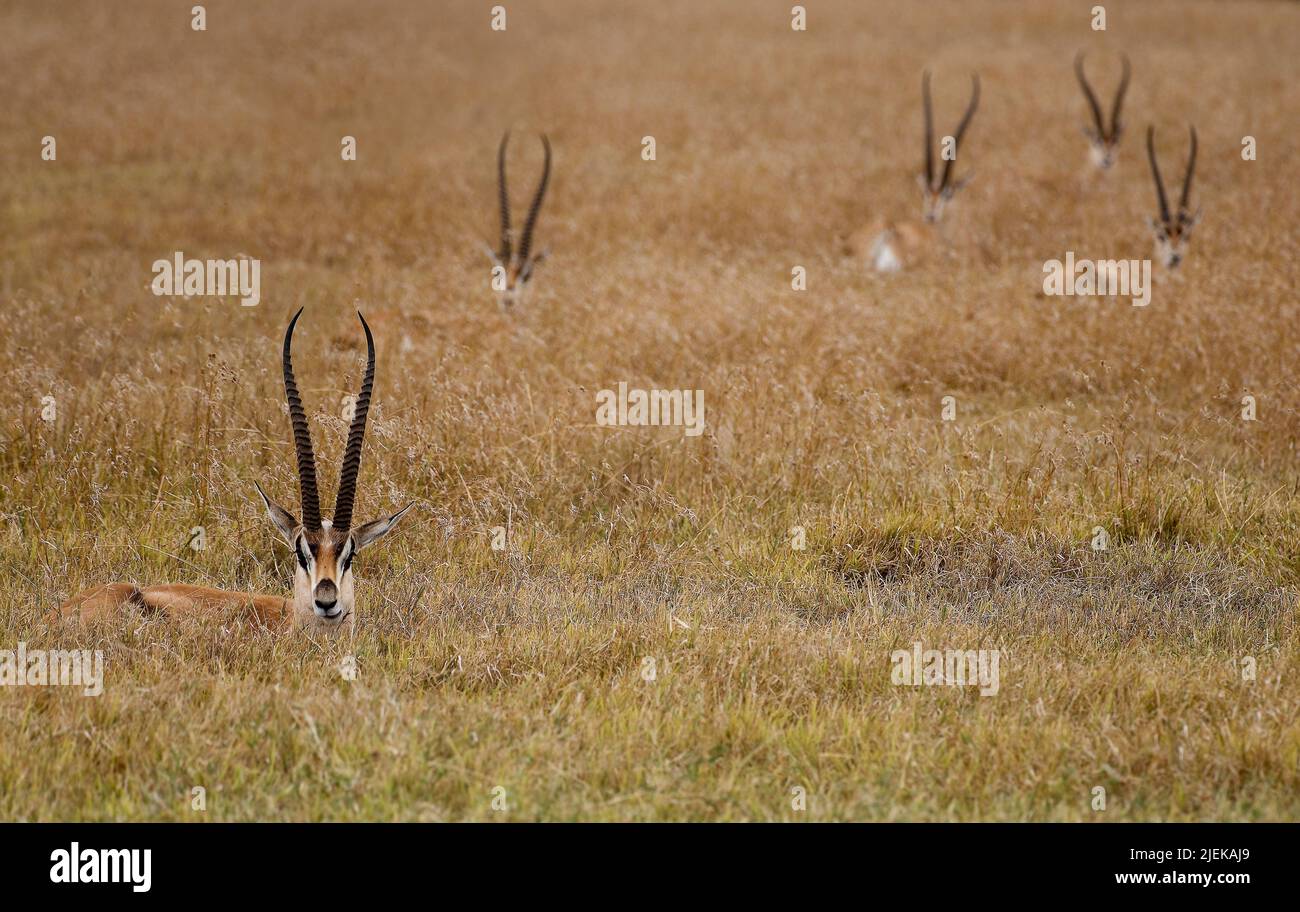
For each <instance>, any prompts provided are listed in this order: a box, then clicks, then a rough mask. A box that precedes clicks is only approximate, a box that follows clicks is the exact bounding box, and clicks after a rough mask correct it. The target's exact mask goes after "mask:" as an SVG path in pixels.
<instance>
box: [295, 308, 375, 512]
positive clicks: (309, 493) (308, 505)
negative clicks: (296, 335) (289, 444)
mask: <svg viewBox="0 0 1300 912" xmlns="http://www.w3.org/2000/svg"><path fill="white" fill-rule="evenodd" d="M300 316H302V308H299V309H298V312H297V313H296V314H294V315H293V319H292V320H290V321H289V329H288V330H287V331H286V332H285V334H284V393H285V397H286V398H287V399H288V400H289V421H290V424H291V425H292V426H293V446H294V450H295V451H296V452H297V455H298V489H299V492H300V493H301V495H302V524H303V527H304V528H306V529H308V530H310V531H313V532H315V531H319V530H320V528H321V515H320V495H319V494H318V493H317V490H316V456H315V454H314V453H313V452H312V446H311V430H310V428H309V427H308V425H307V413H306V412H304V411H303V407H302V397H301V396H299V395H298V384H297V382H296V381H295V380H294V378H293V357H292V355H291V353H290V350H291V348H292V345H293V328H294V326H296V325H297V323H298V318H299V317H300ZM357 317H358V319H360V320H361V326H362V328H363V329H365V331H366V375H365V378H364V379H363V380H362V381H361V395H359V396H357V402H356V406H355V407H354V409H353V412H352V427H351V429H350V430H349V431H348V444H347V449H346V450H345V451H344V453H343V468H342V470H341V471H340V473H339V492H338V497H337V498H336V499H335V501H334V521H333V527H334V528H335V529H338V530H339V531H341V532H346V531H348V529H350V528H351V527H352V504H353V502H354V501H355V499H356V493H357V475H358V473H360V471H361V445H362V443H363V442H364V441H365V437H366V416H367V414H368V413H369V412H370V393H371V391H372V390H373V389H374V385H375V339H374V336H372V335H371V334H370V326H369V324H367V323H366V318H365V317H363V316H362V315H361V311H357Z"/></svg>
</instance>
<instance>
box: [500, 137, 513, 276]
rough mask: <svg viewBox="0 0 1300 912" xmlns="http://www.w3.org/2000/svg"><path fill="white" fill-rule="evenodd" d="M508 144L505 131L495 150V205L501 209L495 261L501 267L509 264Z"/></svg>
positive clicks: (508, 139)
mask: <svg viewBox="0 0 1300 912" xmlns="http://www.w3.org/2000/svg"><path fill="white" fill-rule="evenodd" d="M509 144H510V131H509V130H506V133H505V135H504V136H502V137H501V145H500V147H499V148H498V149H497V203H498V205H499V207H500V209H501V248H500V250H498V251H497V259H498V260H500V261H501V264H502V265H503V266H506V265H509V263H510V252H511V245H510V191H509V189H507V187H506V146H508V145H509Z"/></svg>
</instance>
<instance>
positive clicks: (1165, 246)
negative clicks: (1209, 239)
mask: <svg viewBox="0 0 1300 912" xmlns="http://www.w3.org/2000/svg"><path fill="white" fill-rule="evenodd" d="M1189 129H1190V130H1191V135H1192V145H1191V151H1190V152H1189V153H1188V155H1187V171H1186V172H1185V173H1184V174H1183V192H1182V195H1181V196H1179V197H1178V211H1177V212H1175V213H1174V214H1172V215H1171V214H1170V212H1169V199H1168V198H1167V197H1166V196H1165V183H1164V181H1163V180H1161V178H1160V165H1159V164H1157V163H1156V128H1155V127H1154V126H1148V127H1147V158H1149V159H1150V160H1151V176H1152V177H1153V178H1155V182H1156V202H1157V203H1159V205H1160V218H1159V220H1156V219H1151V230H1152V231H1153V232H1154V233H1155V252H1156V259H1158V260H1159V261H1160V262H1161V263H1163V264H1164V265H1165V266H1166V267H1168V268H1169V269H1177V268H1178V264H1179V263H1181V262H1182V261H1183V258H1184V257H1185V256H1186V253H1187V241H1188V239H1189V238H1190V237H1191V235H1192V228H1193V227H1195V225H1196V223H1197V221H1199V220H1200V218H1201V212H1200V210H1199V209H1198V210H1197V211H1196V214H1195V215H1193V214H1192V211H1191V210H1190V209H1189V208H1188V202H1189V199H1190V197H1191V194H1192V175H1193V174H1195V173H1196V128H1195V127H1190V128H1189Z"/></svg>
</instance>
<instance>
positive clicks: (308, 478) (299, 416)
mask: <svg viewBox="0 0 1300 912" xmlns="http://www.w3.org/2000/svg"><path fill="white" fill-rule="evenodd" d="M302 311H303V309H302V308H301V307H300V308H298V312H297V313H296V314H294V315H293V319H292V320H290V321H289V328H288V330H286V331H285V334H284V395H285V398H287V399H288V400H289V422H290V424H291V425H292V426H293V447H294V450H295V451H296V452H297V455H298V492H299V494H300V495H301V497H302V524H303V528H305V529H308V530H309V531H312V532H316V531H319V530H320V497H319V496H318V495H317V493H316V456H315V455H314V454H313V453H312V449H311V429H310V427H309V426H308V424H307V413H306V412H304V411H303V409H302V398H301V397H300V396H299V395H298V384H297V383H296V382H295V381H294V379H293V356H292V354H291V353H290V349H291V348H292V346H293V328H294V326H296V325H297V323H298V318H299V317H301V316H302Z"/></svg>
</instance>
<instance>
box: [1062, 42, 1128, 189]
mask: <svg viewBox="0 0 1300 912" xmlns="http://www.w3.org/2000/svg"><path fill="white" fill-rule="evenodd" d="M1120 59H1121V60H1122V61H1123V66H1124V69H1123V72H1122V73H1121V74H1120V77H1119V88H1118V89H1116V90H1115V104H1114V105H1113V106H1112V107H1111V109H1110V126H1109V127H1107V125H1106V119H1105V118H1104V117H1103V116H1102V113H1101V105H1100V104H1099V103H1098V102H1097V96H1096V94H1095V93H1094V92H1093V91H1092V86H1090V85H1088V77H1086V76H1084V75H1083V51H1080V52H1079V53H1078V55H1076V56H1075V58H1074V75H1075V76H1077V77H1078V78H1079V86H1080V87H1081V88H1082V89H1083V96H1084V98H1086V99H1088V107H1089V108H1090V109H1091V110H1092V123H1093V125H1092V126H1091V127H1084V128H1083V135H1084V136H1086V137H1088V142H1089V143H1091V151H1092V163H1093V164H1094V165H1096V166H1097V167H1098V168H1100V169H1101V170H1103V171H1109V170H1110V169H1111V167H1112V166H1113V165H1114V164H1115V162H1116V161H1117V160H1118V159H1119V138H1120V135H1121V134H1122V133H1123V132H1124V122H1123V121H1122V120H1120V117H1119V114H1120V110H1121V109H1122V108H1123V107H1124V93H1125V92H1127V91H1128V80H1129V76H1130V75H1132V72H1131V68H1130V67H1129V62H1128V55H1127V54H1125V55H1123V56H1122V57H1121V58H1120Z"/></svg>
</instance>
